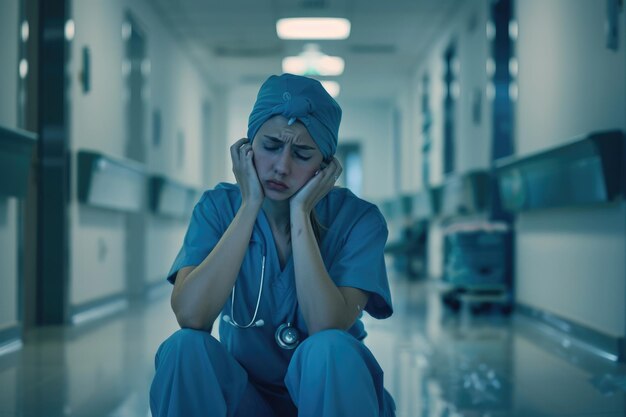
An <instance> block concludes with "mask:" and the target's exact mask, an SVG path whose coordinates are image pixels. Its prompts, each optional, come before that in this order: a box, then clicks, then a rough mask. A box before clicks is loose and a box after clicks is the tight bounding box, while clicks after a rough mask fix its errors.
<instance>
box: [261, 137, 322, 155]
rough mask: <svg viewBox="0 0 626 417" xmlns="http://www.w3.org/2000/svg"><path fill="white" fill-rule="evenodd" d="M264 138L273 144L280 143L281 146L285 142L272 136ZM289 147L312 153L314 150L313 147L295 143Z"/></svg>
mask: <svg viewBox="0 0 626 417" xmlns="http://www.w3.org/2000/svg"><path fill="white" fill-rule="evenodd" d="M264 136H265V138H266V139H269V140H271V141H272V142H274V143H280V144H281V145H284V144H285V141H283V140H280V139H278V138H276V137H274V136H268V135H264ZM291 146H292V147H294V148H298V149H301V150H303V151H314V150H315V148H314V147H312V146H309V145H298V144H296V143H292V144H291Z"/></svg>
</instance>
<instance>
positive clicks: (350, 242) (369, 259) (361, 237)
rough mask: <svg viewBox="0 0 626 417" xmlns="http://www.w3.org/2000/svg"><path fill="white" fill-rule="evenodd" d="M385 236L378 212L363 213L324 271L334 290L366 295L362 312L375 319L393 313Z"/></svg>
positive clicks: (375, 210) (373, 209)
mask: <svg viewBox="0 0 626 417" xmlns="http://www.w3.org/2000/svg"><path fill="white" fill-rule="evenodd" d="M387 234H388V232H387V224H386V222H385V220H384V218H383V216H382V214H381V213H380V211H378V209H377V208H376V207H372V208H371V209H369V210H367V211H366V212H365V213H364V215H363V216H362V217H361V218H360V219H359V220H357V222H356V223H355V224H354V226H353V227H352V228H351V229H350V230H349V232H348V236H346V240H345V243H344V244H343V246H342V247H341V249H340V251H339V254H338V255H337V256H336V257H335V259H334V261H333V263H332V265H331V266H330V269H329V271H328V272H329V275H330V276H331V277H332V278H333V281H334V282H335V284H336V285H337V286H339V287H354V288H359V289H361V290H364V291H367V292H368V293H370V297H369V300H368V302H367V305H366V306H365V311H367V312H368V313H369V314H370V315H371V316H372V317H375V318H378V319H384V318H387V317H389V316H391V314H392V313H393V308H392V305H391V293H390V291H389V281H388V279H387V269H386V267H385V257H384V249H385V244H386V242H387Z"/></svg>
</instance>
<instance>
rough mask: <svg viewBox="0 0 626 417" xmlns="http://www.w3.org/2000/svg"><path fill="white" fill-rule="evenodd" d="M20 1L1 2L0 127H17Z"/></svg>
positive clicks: (5, 0) (6, 0) (8, 0)
mask: <svg viewBox="0 0 626 417" xmlns="http://www.w3.org/2000/svg"><path fill="white" fill-rule="evenodd" d="M18 4H19V3H18V0H3V1H0V62H2V65H0V92H1V94H0V126H4V127H9V128H16V127H17V80H18V49H17V47H18V42H19V40H18V16H19V13H18V12H19V9H18Z"/></svg>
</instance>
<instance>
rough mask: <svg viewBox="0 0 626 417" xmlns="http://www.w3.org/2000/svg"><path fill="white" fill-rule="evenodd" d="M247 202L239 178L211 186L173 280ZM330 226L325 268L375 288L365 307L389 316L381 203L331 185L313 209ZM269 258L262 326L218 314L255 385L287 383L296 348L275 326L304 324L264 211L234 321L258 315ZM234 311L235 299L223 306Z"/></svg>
mask: <svg viewBox="0 0 626 417" xmlns="http://www.w3.org/2000/svg"><path fill="white" fill-rule="evenodd" d="M240 206H241V192H240V191H239V187H238V186H237V185H235V184H227V183H221V184H218V185H217V187H216V188H215V189H214V190H209V191H206V192H205V193H204V194H203V196H202V198H201V199H200V201H199V202H198V204H196V206H195V208H194V211H193V215H192V218H191V222H190V224H189V228H188V229H187V234H186V235H185V240H184V242H183V246H182V248H181V250H180V252H179V253H178V256H177V257H176V260H175V261H174V264H173V265H172V268H171V269H170V272H169V274H168V278H167V279H168V280H169V281H170V282H171V283H174V281H175V279H176V274H177V273H178V271H179V270H180V269H181V268H183V267H186V266H198V265H200V263H202V261H204V259H205V258H206V257H207V255H208V254H209V253H210V252H211V250H212V249H213V248H214V247H215V245H216V244H217V242H218V241H219V240H220V238H221V237H222V235H223V234H224V232H225V231H226V229H227V228H228V226H229V225H230V223H231V222H232V220H233V218H234V217H235V214H236V213H237V211H238V209H239V207H240ZM315 212H316V214H317V217H318V219H319V221H320V223H321V224H322V225H323V226H324V229H323V230H322V237H321V243H320V252H321V255H322V259H323V260H324V264H325V266H326V270H327V271H328V274H329V275H330V277H331V278H332V279H333V281H334V282H335V284H336V285H337V286H338V287H354V288H359V289H362V290H364V291H366V292H368V293H369V300H368V303H367V305H366V306H365V309H364V310H365V311H367V312H368V313H369V314H370V315H371V316H373V317H375V318H379V319H382V318H386V317H389V316H390V315H391V314H392V312H393V310H392V307H391V295H390V292H389V282H388V280H387V272H386V268H385V259H384V247H385V243H386V241H387V224H386V222H385V219H384V217H383V216H382V214H381V213H380V211H379V210H378V208H377V207H376V206H375V205H373V204H371V203H368V202H366V201H364V200H361V199H360V198H358V197H356V196H355V195H354V194H353V193H352V192H351V191H350V190H348V189H346V188H338V187H337V188H333V189H332V190H331V191H330V192H329V193H328V194H327V195H326V197H324V198H323V199H322V200H321V201H320V202H319V203H318V205H317V206H316V207H315ZM263 256H265V282H264V285H263V287H264V288H263V293H262V296H261V301H260V305H259V311H258V314H257V318H256V320H259V319H262V320H263V321H264V322H265V325H264V326H261V327H251V328H248V329H238V328H235V327H234V326H232V325H230V324H228V323H226V322H224V321H222V320H220V340H221V342H222V343H223V344H224V345H225V346H226V348H227V349H228V350H229V351H230V352H231V353H232V354H233V355H234V356H235V358H236V359H237V360H238V361H239V363H241V364H242V365H243V366H244V368H246V370H247V371H248V375H249V377H250V378H251V379H252V380H254V381H255V382H257V383H263V384H265V385H269V386H270V388H271V386H276V387H277V388H278V387H284V382H283V379H284V376H285V373H286V371H287V367H288V365H289V361H290V359H291V356H292V355H293V352H294V351H293V350H285V349H281V348H280V347H279V346H278V345H277V344H276V341H275V338H274V334H275V332H276V329H277V328H278V327H279V326H280V325H281V324H283V323H286V322H291V323H292V324H294V325H295V326H296V327H297V328H298V330H299V331H300V333H301V335H302V339H304V338H305V337H306V336H307V335H308V332H307V328H306V323H305V322H304V318H303V316H302V313H301V312H300V309H299V308H298V306H297V297H296V287H295V277H294V266H293V259H292V258H290V259H289V260H288V261H287V263H286V265H285V267H284V269H283V270H281V267H280V262H279V258H278V253H277V251H276V245H275V243H274V237H273V235H272V231H271V229H270V226H269V223H268V221H267V218H266V217H265V213H264V212H263V210H260V211H259V215H258V217H257V219H256V222H255V225H254V229H253V232H252V236H251V238H250V245H249V246H248V250H247V252H246V255H245V257H244V259H243V262H242V265H241V269H240V271H239V275H238V277H237V281H236V292H235V304H234V314H233V315H234V319H235V320H236V321H237V323H239V324H241V325H246V324H248V323H249V322H250V320H251V319H252V316H253V315H254V309H255V307H256V303H257V298H258V295H259V284H260V282H261V269H262V264H263V262H262V258H263ZM222 314H223V315H231V299H230V297H229V298H228V301H227V302H226V305H225V306H224V308H223V309H222ZM348 332H349V333H350V334H352V335H353V336H354V337H356V338H357V339H359V340H362V339H363V338H364V337H365V336H366V332H365V330H364V327H363V323H362V322H361V320H360V319H358V320H357V321H356V323H355V324H354V325H353V326H352V327H351V328H350V329H349V330H348Z"/></svg>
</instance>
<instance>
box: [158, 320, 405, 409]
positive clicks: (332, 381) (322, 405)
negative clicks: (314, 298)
mask: <svg viewBox="0 0 626 417" xmlns="http://www.w3.org/2000/svg"><path fill="white" fill-rule="evenodd" d="M285 385H286V388H287V391H288V393H284V394H282V395H281V394H280V393H274V392H270V391H268V390H267V389H265V388H264V387H263V386H259V385H256V384H254V383H252V381H249V380H248V375H247V373H246V371H245V369H244V368H243V367H242V366H241V365H240V364H239V362H237V360H236V359H235V358H234V357H233V356H232V355H231V354H230V353H229V352H228V351H227V350H226V348H225V347H224V346H223V345H222V344H221V343H220V342H219V341H218V340H217V339H215V338H214V337H213V336H211V335H210V334H209V333H207V332H203V331H198V330H190V329H182V330H179V331H177V332H176V333H174V334H173V335H172V336H171V337H170V338H169V339H167V340H166V341H165V342H164V343H163V344H162V345H161V347H160V348H159V351H158V352H157V355H156V375H155V377H154V380H153V382H152V387H151V389H150V409H151V410H152V416H153V417H165V416H181V417H195V416H210V417H226V416H228V417H291V416H293V417H295V416H299V417H351V416H358V417H393V416H394V415H395V411H394V410H395V405H394V403H393V399H392V398H391V396H390V395H389V393H387V391H386V390H385V389H384V388H383V372H382V370H381V369H380V366H379V365H378V363H377V362H376V360H375V359H374V356H373V355H372V353H371V352H370V351H369V350H368V349H367V347H365V345H364V344H363V343H361V342H360V341H358V340H356V339H355V338H354V337H353V336H351V335H350V334H348V333H347V332H344V331H341V330H325V331H322V332H319V333H316V334H314V335H312V336H310V337H308V338H307V339H306V340H304V341H303V342H302V343H301V344H300V346H298V348H297V349H296V351H295V352H294V355H293V357H292V359H291V362H290V364H289V368H288V369H287V374H286V376H285Z"/></svg>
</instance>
